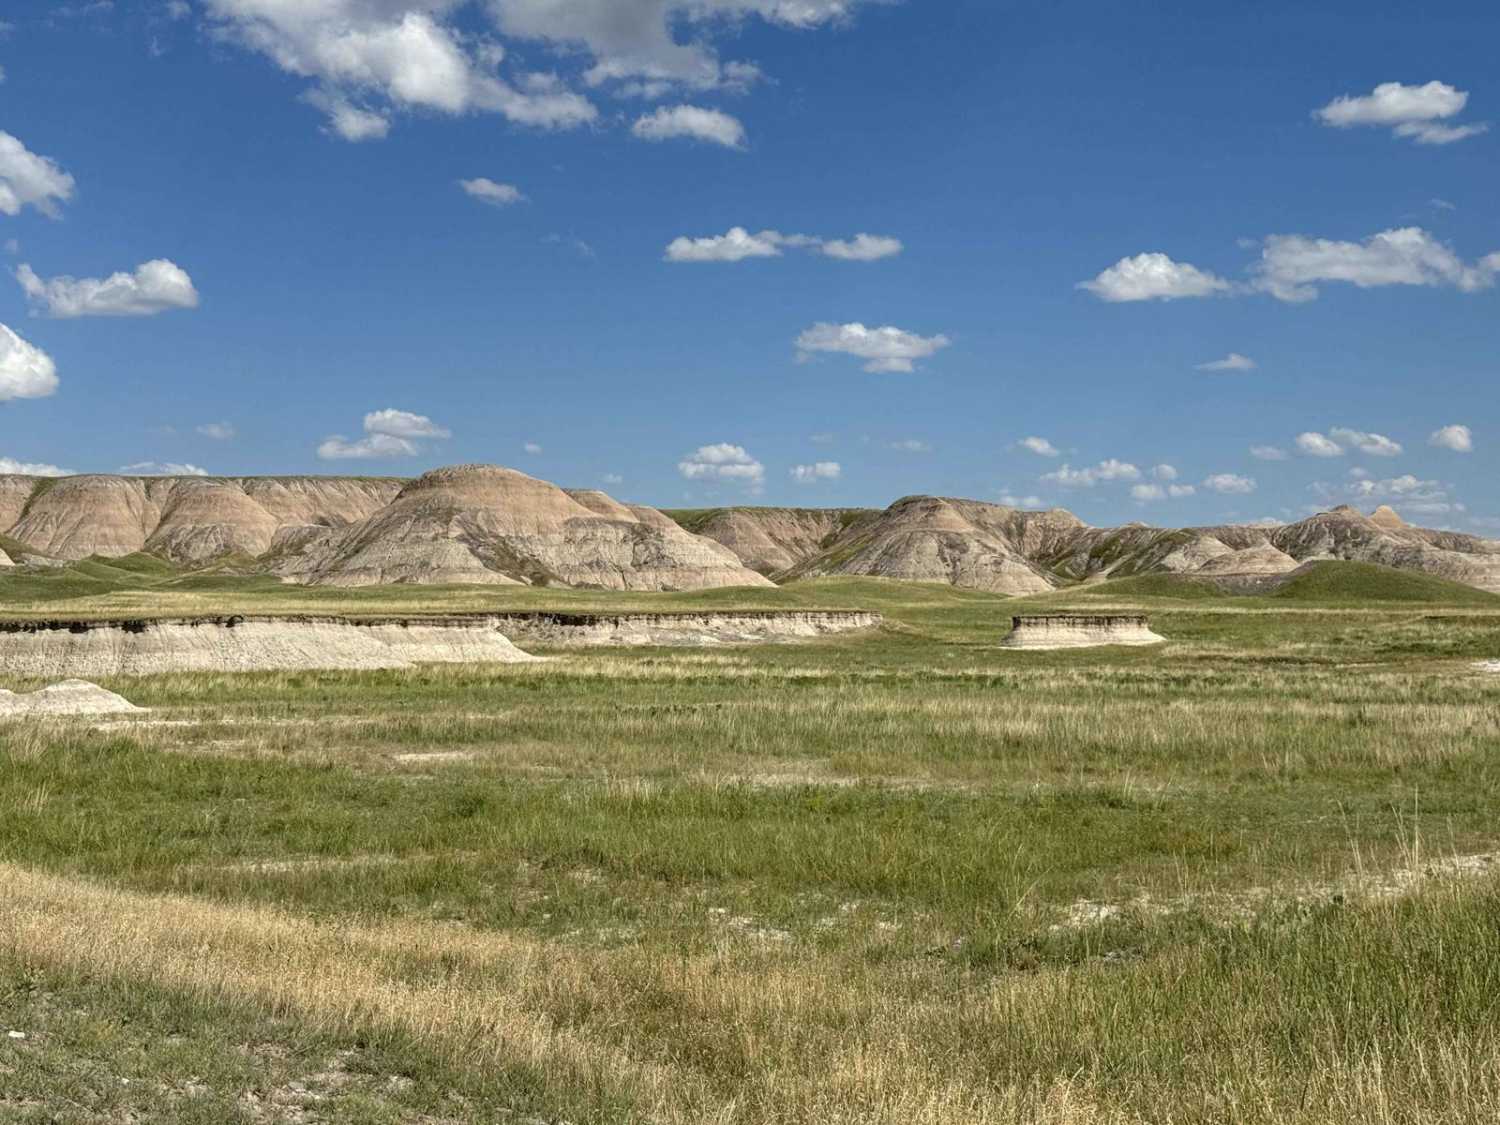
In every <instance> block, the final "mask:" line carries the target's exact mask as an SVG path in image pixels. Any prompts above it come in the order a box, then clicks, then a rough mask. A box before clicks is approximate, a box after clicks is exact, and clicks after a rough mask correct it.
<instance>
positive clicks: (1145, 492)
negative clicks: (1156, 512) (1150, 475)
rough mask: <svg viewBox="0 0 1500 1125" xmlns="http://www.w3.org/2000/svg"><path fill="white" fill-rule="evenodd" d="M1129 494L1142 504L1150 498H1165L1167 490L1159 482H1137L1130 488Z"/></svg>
mask: <svg viewBox="0 0 1500 1125" xmlns="http://www.w3.org/2000/svg"><path fill="white" fill-rule="evenodd" d="M1130 496H1131V499H1133V500H1139V501H1140V502H1141V503H1143V504H1144V503H1146V502H1148V501H1151V500H1165V499H1166V498H1167V490H1166V489H1165V488H1163V487H1162V486H1161V485H1159V484H1138V485H1135V486H1134V487H1132V488H1131V490H1130Z"/></svg>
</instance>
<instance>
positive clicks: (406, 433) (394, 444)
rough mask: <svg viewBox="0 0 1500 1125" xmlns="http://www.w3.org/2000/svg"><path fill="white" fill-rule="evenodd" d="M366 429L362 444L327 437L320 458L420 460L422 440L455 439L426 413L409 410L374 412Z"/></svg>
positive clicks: (339, 436)
mask: <svg viewBox="0 0 1500 1125" xmlns="http://www.w3.org/2000/svg"><path fill="white" fill-rule="evenodd" d="M364 426H365V436H364V437H362V438H360V439H359V440H358V441H350V440H349V439H348V438H346V437H344V436H343V435H342V434H335V435H333V436H332V437H329V438H325V439H324V440H323V442H322V443H321V444H320V445H319V446H318V457H319V458H320V459H321V460H324V461H351V460H374V459H377V458H391V457H416V456H418V455H419V454H420V453H421V452H422V446H421V444H420V442H421V440H423V439H426V438H446V437H452V436H453V435H452V433H451V432H450V431H449V430H448V429H447V428H445V427H443V426H440V425H438V424H437V423H436V422H434V421H433V420H432V419H431V418H429V417H427V416H426V415H425V414H413V413H411V412H410V411H408V410H373V411H371V412H370V413H369V414H366V415H365V422H364Z"/></svg>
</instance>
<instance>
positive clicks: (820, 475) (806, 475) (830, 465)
mask: <svg viewBox="0 0 1500 1125" xmlns="http://www.w3.org/2000/svg"><path fill="white" fill-rule="evenodd" d="M843 472H844V469H843V466H841V465H840V464H839V463H838V462H837V461H817V462H814V463H813V464H811V465H794V466H792V479H793V480H794V481H796V482H797V483H798V484H814V483H816V482H817V481H820V480H838V479H839V477H840V476H842V475H843Z"/></svg>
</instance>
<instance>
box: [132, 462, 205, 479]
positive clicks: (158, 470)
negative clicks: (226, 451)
mask: <svg viewBox="0 0 1500 1125" xmlns="http://www.w3.org/2000/svg"><path fill="white" fill-rule="evenodd" d="M118 471H119V473H120V474H121V475H122V476H127V477H206V476H208V475H209V472H208V470H207V469H200V468H199V467H198V466H197V465H187V464H183V463H181V462H178V461H137V462H136V463H135V464H134V465H121V466H120V468H119V470H118Z"/></svg>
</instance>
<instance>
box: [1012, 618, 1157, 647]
mask: <svg viewBox="0 0 1500 1125" xmlns="http://www.w3.org/2000/svg"><path fill="white" fill-rule="evenodd" d="M1166 639H1167V638H1166V637H1163V636H1161V635H1160V634H1158V633H1153V632H1152V631H1151V623H1150V622H1149V621H1148V620H1147V619H1146V617H1145V616H1144V615H1142V614H1121V613H1110V614H1084V613H1049V614H1032V615H1027V616H1024V617H1014V618H1012V619H1011V631H1010V632H1009V633H1008V634H1006V636H1005V637H1004V639H1002V640H1001V642H1000V645H1001V647H1002V648H1027V649H1057V648H1097V647H1099V646H1101V645H1159V644H1161V643H1162V642H1163V641H1165V640H1166Z"/></svg>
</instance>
